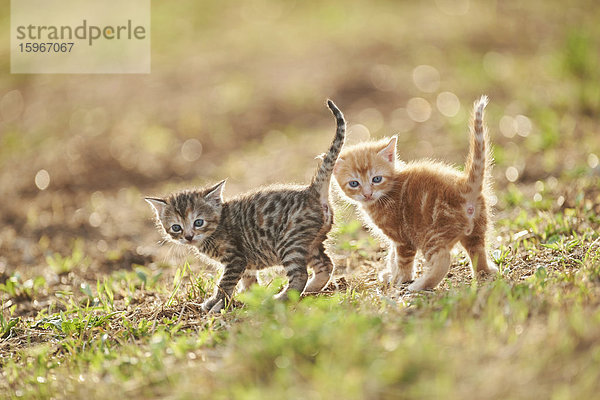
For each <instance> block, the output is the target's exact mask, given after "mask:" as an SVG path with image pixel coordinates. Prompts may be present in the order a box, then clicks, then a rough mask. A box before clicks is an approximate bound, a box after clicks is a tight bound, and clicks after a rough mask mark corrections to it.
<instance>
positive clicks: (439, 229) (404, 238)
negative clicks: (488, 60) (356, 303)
mask: <svg viewBox="0 0 600 400" xmlns="http://www.w3.org/2000/svg"><path fill="white" fill-rule="evenodd" d="M486 104H487V97H485V96H484V97H482V98H481V99H480V100H479V101H478V102H476V103H475V110H474V117H473V123H472V128H471V132H472V133H471V149H470V152H469V156H468V158H467V164H466V169H465V173H462V172H460V171H458V170H456V169H454V168H452V167H450V166H448V165H445V164H443V163H440V162H436V161H429V160H422V161H413V162H409V163H408V164H402V165H401V164H400V163H399V162H398V161H397V156H396V141H397V139H396V137H392V138H391V139H383V140H380V141H376V142H367V143H361V144H358V145H355V146H351V147H349V148H347V149H344V150H343V151H342V153H341V154H340V157H339V160H338V162H337V165H336V167H335V172H334V175H335V178H336V180H337V182H338V184H339V186H340V188H341V189H342V191H343V192H344V194H345V196H346V197H348V198H349V199H350V200H352V201H353V202H355V203H357V204H358V205H359V208H360V210H361V211H362V213H363V215H364V217H365V220H366V222H367V225H368V226H369V227H370V228H371V229H372V231H373V232H374V233H375V234H377V235H379V236H380V237H382V238H383V239H384V240H386V241H388V242H389V245H390V248H389V254H388V260H387V270H385V271H384V272H383V273H382V274H381V275H380V277H381V279H382V280H383V281H385V282H391V283H393V284H395V283H397V282H409V281H411V280H413V276H414V270H413V262H414V258H415V255H416V252H417V251H418V250H421V251H422V253H423V255H424V257H425V260H426V262H427V268H426V271H425V272H424V274H423V276H422V277H420V278H419V279H417V280H416V281H414V283H412V284H411V285H410V286H409V289H410V290H422V289H430V288H434V287H435V286H437V285H438V283H439V282H440V281H441V280H442V279H443V278H444V276H446V273H447V272H448V269H449V267H450V250H451V248H452V247H453V246H454V245H455V244H456V243H459V242H460V243H461V244H462V245H463V247H464V248H465V249H466V250H467V253H468V254H469V257H470V258H471V261H472V265H473V269H474V271H473V272H474V273H475V272H479V271H483V272H487V273H493V272H495V271H496V270H497V269H496V267H495V266H493V265H492V264H491V262H490V261H489V259H488V256H487V254H486V244H487V240H486V236H487V232H488V229H489V227H490V224H491V222H490V211H489V207H488V200H487V198H488V196H489V195H490V190H489V187H490V184H489V175H490V174H489V170H490V165H491V157H490V155H489V153H488V151H487V148H486V141H487V138H486V136H487V131H486V128H485V125H484V123H483V110H484V108H485V105H486Z"/></svg>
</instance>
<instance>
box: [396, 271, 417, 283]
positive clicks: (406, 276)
mask: <svg viewBox="0 0 600 400" xmlns="http://www.w3.org/2000/svg"><path fill="white" fill-rule="evenodd" d="M413 280H414V277H413V273H412V271H410V272H405V273H402V272H400V273H399V274H398V277H397V278H396V282H397V283H407V282H412V281H413Z"/></svg>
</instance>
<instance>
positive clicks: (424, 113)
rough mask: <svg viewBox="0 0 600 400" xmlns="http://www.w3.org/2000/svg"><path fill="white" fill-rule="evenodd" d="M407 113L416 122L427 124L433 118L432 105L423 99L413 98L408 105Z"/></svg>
mask: <svg viewBox="0 0 600 400" xmlns="http://www.w3.org/2000/svg"><path fill="white" fill-rule="evenodd" d="M406 112H407V113H408V116H409V117H410V119H412V120H413V121H415V122H425V121H427V120H428V119H429V117H431V105H430V104H429V102H428V101H427V100H425V99H424V98H422V97H413V98H412V99H410V100H408V103H406Z"/></svg>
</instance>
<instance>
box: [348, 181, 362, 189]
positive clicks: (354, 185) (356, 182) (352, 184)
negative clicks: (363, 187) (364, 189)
mask: <svg viewBox="0 0 600 400" xmlns="http://www.w3.org/2000/svg"><path fill="white" fill-rule="evenodd" d="M348 186H350V187H352V188H355V187H358V186H360V183H358V181H350V182H348Z"/></svg>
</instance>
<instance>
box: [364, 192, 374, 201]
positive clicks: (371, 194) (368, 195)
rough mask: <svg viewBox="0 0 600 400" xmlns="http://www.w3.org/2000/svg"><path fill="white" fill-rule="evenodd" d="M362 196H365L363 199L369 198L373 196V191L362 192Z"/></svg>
mask: <svg viewBox="0 0 600 400" xmlns="http://www.w3.org/2000/svg"><path fill="white" fill-rule="evenodd" d="M363 196H365V199H367V200H371V198H372V197H373V193H363Z"/></svg>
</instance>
